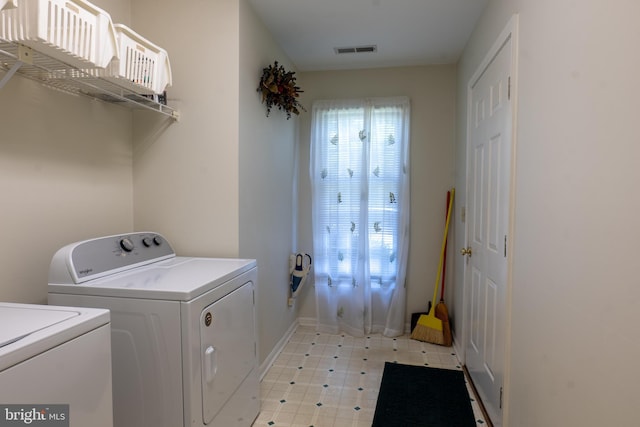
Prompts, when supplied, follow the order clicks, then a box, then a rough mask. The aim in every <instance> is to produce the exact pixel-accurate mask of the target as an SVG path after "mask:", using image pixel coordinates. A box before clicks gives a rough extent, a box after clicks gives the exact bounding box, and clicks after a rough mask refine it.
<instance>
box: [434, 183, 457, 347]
mask: <svg viewBox="0 0 640 427" xmlns="http://www.w3.org/2000/svg"><path fill="white" fill-rule="evenodd" d="M452 203H453V200H451V192H450V191H447V214H448V213H449V206H451V204H452ZM446 240H447V239H446V238H445V243H444V256H443V261H442V287H441V288H440V302H439V303H438V305H436V317H437V318H438V319H440V320H442V336H443V338H444V342H443V343H442V345H444V346H446V347H451V345H452V344H453V338H452V337H451V325H450V324H449V310H448V309H447V306H446V304H445V303H444V283H445V272H446V271H447V241H446Z"/></svg>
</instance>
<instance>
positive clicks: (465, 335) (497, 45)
mask: <svg viewBox="0 0 640 427" xmlns="http://www.w3.org/2000/svg"><path fill="white" fill-rule="evenodd" d="M509 40H511V80H510V85H509V86H510V87H509V90H510V100H511V114H512V116H511V168H510V170H511V172H510V177H509V218H508V237H507V282H506V295H505V325H504V326H505V328H504V333H505V337H504V342H505V349H504V352H505V353H504V365H505V366H504V385H503V394H502V396H503V398H502V420H501V422H500V423H499V424H500V425H506V420H507V419H508V411H509V395H510V393H509V389H510V365H511V363H510V354H511V298H512V276H513V253H514V250H513V249H514V242H515V240H514V229H515V224H514V222H515V221H514V218H515V188H516V147H517V144H516V136H517V123H518V114H517V106H518V90H517V88H518V14H514V15H512V16H511V18H510V19H509V22H508V23H507V25H506V26H505V28H504V29H503V30H502V32H501V33H500V35H499V36H498V38H497V39H496V40H495V42H494V43H493V45H492V46H491V48H490V49H489V51H488V52H487V54H486V55H485V57H484V59H483V60H482V62H480V64H479V65H478V67H477V68H476V71H475V72H474V73H473V75H472V76H471V78H470V79H469V81H468V83H467V118H466V121H467V122H466V132H467V134H466V142H465V144H466V147H465V150H466V162H465V168H466V170H465V175H466V176H465V210H466V209H467V208H466V207H468V206H469V191H468V188H469V185H470V181H471V177H470V176H469V174H468V171H469V162H470V149H471V138H470V129H471V124H472V122H473V121H472V112H473V108H472V107H473V106H472V99H471V95H472V92H473V87H474V85H475V84H476V83H477V82H478V80H480V78H481V77H482V75H483V74H484V72H485V70H486V69H487V67H488V66H489V65H490V64H491V62H492V61H493V59H494V58H495V57H496V55H497V54H498V53H499V51H500V50H501V48H502V47H503V46H504V44H505V43H506V42H507V41H509ZM464 242H465V245H464V247H467V246H468V242H469V224H468V222H467V221H466V218H465V223H464ZM468 270H469V266H468V264H467V263H466V262H465V264H464V267H463V276H462V277H463V278H462V281H463V307H462V308H463V313H464V316H463V321H462V334H461V335H462V336H461V338H462V343H461V344H460V345H458V346H456V347H457V352H458V354H460V355H461V359H462V363H463V364H464V363H465V360H466V354H465V351H464V349H465V346H466V342H467V339H469V334H470V331H468V328H467V326H468V323H467V320H468V316H469V315H470V310H471V302H470V295H469V292H470V289H469V288H470V284H469V280H470V277H469V276H470V275H469V274H468Z"/></svg>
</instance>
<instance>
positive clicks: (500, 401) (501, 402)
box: [500, 387, 502, 409]
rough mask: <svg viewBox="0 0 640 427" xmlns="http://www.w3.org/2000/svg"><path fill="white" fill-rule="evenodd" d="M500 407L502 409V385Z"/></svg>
mask: <svg viewBox="0 0 640 427" xmlns="http://www.w3.org/2000/svg"><path fill="white" fill-rule="evenodd" d="M500 409H502V387H500Z"/></svg>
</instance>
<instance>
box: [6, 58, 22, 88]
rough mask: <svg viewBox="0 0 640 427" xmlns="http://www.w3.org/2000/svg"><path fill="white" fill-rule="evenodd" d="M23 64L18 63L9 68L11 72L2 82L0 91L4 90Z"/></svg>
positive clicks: (8, 72)
mask: <svg viewBox="0 0 640 427" xmlns="http://www.w3.org/2000/svg"><path fill="white" fill-rule="evenodd" d="M22 64H23V62H22V61H16V62H15V63H14V64H13V67H11V68H9V71H7V74H5V75H4V76H3V77H2V79H1V80H0V89H2V88H3V87H4V85H6V84H7V82H8V81H9V80H10V79H11V77H13V75H14V74H15V73H16V71H18V69H19V68H20V67H22Z"/></svg>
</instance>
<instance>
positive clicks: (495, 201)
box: [461, 33, 513, 426]
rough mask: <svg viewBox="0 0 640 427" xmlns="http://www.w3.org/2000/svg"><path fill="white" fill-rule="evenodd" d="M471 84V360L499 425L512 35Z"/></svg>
mask: <svg viewBox="0 0 640 427" xmlns="http://www.w3.org/2000/svg"><path fill="white" fill-rule="evenodd" d="M499 40H502V41H501V42H499V43H497V44H496V45H495V46H494V49H493V50H492V52H491V53H490V55H489V56H488V57H487V60H485V62H483V65H482V66H481V68H480V69H479V70H478V72H477V73H476V75H475V76H476V77H475V78H474V79H472V80H471V82H470V85H469V100H470V103H469V107H470V108H469V116H468V132H469V133H468V147H467V159H468V160H467V177H468V180H467V185H468V187H467V218H466V223H467V230H466V233H467V234H466V241H467V247H466V248H464V249H463V250H462V251H461V254H462V255H463V256H464V257H465V261H466V263H465V265H466V267H465V309H466V312H465V337H466V338H465V344H464V353H465V364H466V366H467V369H468V370H469V373H470V375H471V378H472V380H473V382H474V384H475V386H476V388H477V389H478V393H479V394H480V397H481V399H482V401H483V403H484V405H485V408H486V409H487V412H488V414H489V417H490V418H491V420H492V421H493V423H494V425H496V426H500V425H502V406H503V405H502V394H503V386H504V375H505V339H506V332H505V331H506V305H507V300H506V295H507V281H508V262H509V257H508V255H509V252H508V244H509V242H510V236H509V223H510V221H509V212H510V192H511V185H510V183H511V159H512V142H513V141H512V117H513V111H512V110H513V108H512V104H513V99H512V96H511V87H510V85H511V74H512V72H511V71H512V43H513V40H512V37H511V33H507V34H506V38H503V39H499Z"/></svg>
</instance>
